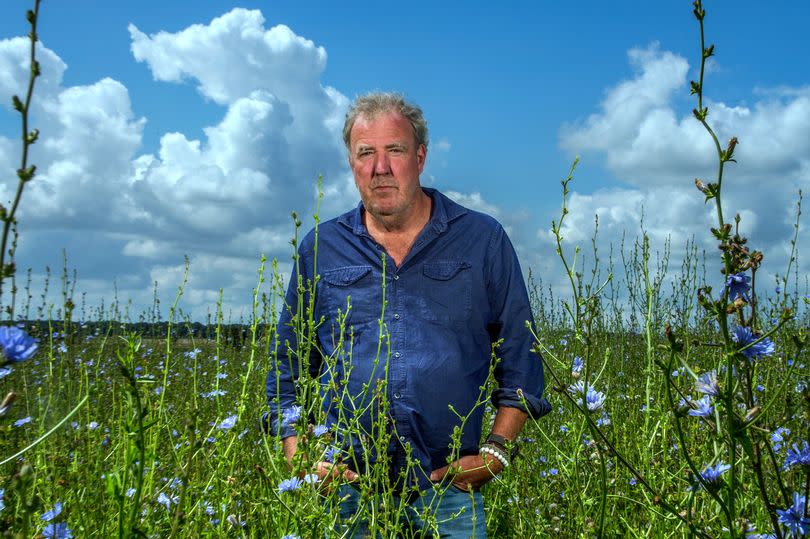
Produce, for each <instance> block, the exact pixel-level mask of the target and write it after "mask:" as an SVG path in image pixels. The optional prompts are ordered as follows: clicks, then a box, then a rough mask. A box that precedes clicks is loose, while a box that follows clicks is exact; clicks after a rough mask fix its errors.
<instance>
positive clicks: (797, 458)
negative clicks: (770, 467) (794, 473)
mask: <svg viewBox="0 0 810 539" xmlns="http://www.w3.org/2000/svg"><path fill="white" fill-rule="evenodd" d="M807 465H810V446H808V445H807V441H804V442H803V443H802V446H801V448H800V447H799V445H798V444H793V445H792V446H791V448H790V449H788V450H787V455H786V456H785V464H784V465H783V466H782V469H783V470H787V469H790V468H792V467H794V466H807Z"/></svg>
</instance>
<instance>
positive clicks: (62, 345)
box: [57, 343, 67, 354]
mask: <svg viewBox="0 0 810 539" xmlns="http://www.w3.org/2000/svg"><path fill="white" fill-rule="evenodd" d="M57 350H58V351H59V352H60V353H62V354H66V353H67V346H65V343H59V347H58V348H57Z"/></svg>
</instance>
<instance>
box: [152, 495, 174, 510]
mask: <svg viewBox="0 0 810 539" xmlns="http://www.w3.org/2000/svg"><path fill="white" fill-rule="evenodd" d="M177 501H178V497H177V496H171V497H169V496H166V493H165V492H161V493H160V494H158V497H157V502H158V503H159V504H161V505H163V506H164V507H166V510H167V511H168V510H169V507H171V506H172V505H173V504H176V503H177Z"/></svg>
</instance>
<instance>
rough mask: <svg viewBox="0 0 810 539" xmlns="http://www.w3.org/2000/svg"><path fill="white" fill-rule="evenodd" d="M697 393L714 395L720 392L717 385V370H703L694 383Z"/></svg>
mask: <svg viewBox="0 0 810 539" xmlns="http://www.w3.org/2000/svg"><path fill="white" fill-rule="evenodd" d="M695 389H696V390H697V391H698V393H703V394H704V395H711V396H712V397H716V396H717V395H719V394H720V386H719V385H717V371H709V372H704V373H703V374H701V375H700V377H699V378H698V381H697V382H696V383H695Z"/></svg>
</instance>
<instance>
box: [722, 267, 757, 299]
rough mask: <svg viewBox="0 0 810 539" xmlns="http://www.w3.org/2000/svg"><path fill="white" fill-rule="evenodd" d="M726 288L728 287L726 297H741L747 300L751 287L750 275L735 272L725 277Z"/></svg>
mask: <svg viewBox="0 0 810 539" xmlns="http://www.w3.org/2000/svg"><path fill="white" fill-rule="evenodd" d="M726 288H727V289H728V299H731V300H735V299H737V298H740V297H741V298H743V299H744V300H745V301H748V291H749V290H750V289H751V277H749V276H748V275H746V274H745V273H743V272H740V273H735V274H734V275H729V276H728V277H726Z"/></svg>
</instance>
